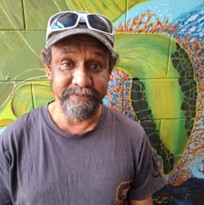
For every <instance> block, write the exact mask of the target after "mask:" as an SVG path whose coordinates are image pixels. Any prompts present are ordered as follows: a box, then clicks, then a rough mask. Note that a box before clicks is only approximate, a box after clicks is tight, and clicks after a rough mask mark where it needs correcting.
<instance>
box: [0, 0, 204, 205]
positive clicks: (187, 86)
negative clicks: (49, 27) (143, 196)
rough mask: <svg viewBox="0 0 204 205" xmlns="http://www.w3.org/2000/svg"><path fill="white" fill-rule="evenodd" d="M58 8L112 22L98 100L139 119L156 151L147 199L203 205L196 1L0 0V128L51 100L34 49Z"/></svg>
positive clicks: (202, 71)
mask: <svg viewBox="0 0 204 205" xmlns="http://www.w3.org/2000/svg"><path fill="white" fill-rule="evenodd" d="M62 10H80V11H82V10H86V11H89V12H93V13H102V14H104V15H106V16H107V17H108V18H110V19H111V20H112V21H113V22H114V27H115V31H116V35H115V50H116V51H117V53H118V54H119V56H120V58H119V62H118V65H117V66H116V68H115V70H114V71H113V73H112V78H111V81H110V83H109V90H108V93H107V96H106V97H105V99H104V103H105V104H106V105H108V106H110V107H112V108H114V109H116V110H117V111H119V112H121V113H123V114H124V115H127V116H129V117H131V118H133V119H135V120H137V121H138V122H139V123H141V125H142V126H143V127H144V129H145V131H146V133H147V135H148V137H149V139H150V141H151V143H152V146H153V147H154V149H155V150H157V152H158V154H159V155H160V156H161V159H162V170H163V176H164V178H165V181H166V186H165V187H164V188H163V189H162V190H160V191H159V192H158V193H156V194H155V196H154V201H155V204H185V205H186V204H189V205H191V204H193V205H198V204H203V201H202V199H204V195H203V194H204V1H203V0H185V1H183V0H103V1H95V0H43V1H42V0H33V1H32V0H15V1H12V0H0V42H1V43H0V53H1V56H0V59H1V63H0V132H2V131H3V130H4V128H5V127H6V126H8V125H9V124H10V123H11V122H13V121H14V120H15V119H17V118H18V117H20V116H21V115H23V114H24V113H26V112H28V111H31V110H32V109H34V108H37V107H39V106H41V105H43V104H44V103H46V102H48V101H50V100H52V99H53V97H52V92H51V90H50V86H49V85H50V83H49V81H47V79H46V77H45V73H44V69H43V66H42V64H41V62H40V59H39V53H40V50H41V49H42V48H43V47H44V44H45V29H46V24H47V20H48V18H49V16H51V15H52V14H54V13H56V12H58V11H62Z"/></svg>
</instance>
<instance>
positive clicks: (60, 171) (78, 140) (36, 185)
mask: <svg viewBox="0 0 204 205" xmlns="http://www.w3.org/2000/svg"><path fill="white" fill-rule="evenodd" d="M162 186H163V180H162V178H161V175H160V174H159V172H158V171H157V169H156V167H155V166H154V163H153V157H152V149H151V145H150V143H149V141H148V138H147V136H146V134H145V132H144V130H143V129H142V127H141V126H140V125H139V124H138V123H137V122H135V121H133V120H131V119H129V118H127V117H125V116H122V115H121V114H119V113H117V112H116V111H114V110H111V109H110V108H108V107H106V106H103V111H102V116H101V118H100V120H99V122H98V124H97V125H96V127H95V128H94V129H93V130H92V131H89V132H87V133H85V134H82V135H72V134H67V133H64V132H63V131H62V130H60V129H59V128H58V127H57V126H56V125H55V124H54V122H53V121H52V119H51V117H50V115H49V113H48V108H47V105H45V106H43V107H41V108H38V109H36V110H34V111H32V112H30V113H28V114H26V115H24V116H22V117H20V118H19V119H17V120H16V121H15V122H14V123H12V124H11V125H10V126H8V127H7V129H6V130H5V131H4V132H3V133H2V135H1V136H0V205H10V204H15V205H82V204H83V205H116V204H125V202H126V201H127V198H129V199H132V200H134V199H138V200H141V199H145V198H146V197H148V196H150V195H151V194H152V193H154V192H155V191H157V190H158V189H160V188H161V187H162Z"/></svg>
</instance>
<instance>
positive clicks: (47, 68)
mask: <svg viewBox="0 0 204 205" xmlns="http://www.w3.org/2000/svg"><path fill="white" fill-rule="evenodd" d="M40 58H41V61H42V63H43V65H44V67H45V72H46V76H47V78H48V79H49V80H51V78H52V71H51V66H50V61H51V60H50V56H49V54H48V53H47V52H46V51H45V50H42V51H41V53H40Z"/></svg>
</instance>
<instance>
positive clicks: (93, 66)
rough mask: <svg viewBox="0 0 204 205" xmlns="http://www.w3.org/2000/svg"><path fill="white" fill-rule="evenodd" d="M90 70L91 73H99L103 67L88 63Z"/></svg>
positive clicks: (98, 64)
mask: <svg viewBox="0 0 204 205" xmlns="http://www.w3.org/2000/svg"><path fill="white" fill-rule="evenodd" d="M90 69H91V71H93V72H100V71H101V70H102V69H103V66H102V64H100V63H97V62H92V63H90Z"/></svg>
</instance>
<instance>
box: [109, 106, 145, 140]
mask: <svg viewBox="0 0 204 205" xmlns="http://www.w3.org/2000/svg"><path fill="white" fill-rule="evenodd" d="M106 109H107V121H108V122H109V123H110V125H111V126H114V127H116V128H117V130H120V131H121V132H122V133H123V134H127V135H128V136H129V137H131V136H132V137H133V138H135V137H140V138H143V137H145V138H146V137H147V136H146V133H145V131H144V129H143V127H142V126H141V125H140V124H139V123H138V122H137V121H135V120H133V119H131V118H129V117H127V116H125V115H122V114H121V113H119V112H117V111H116V110H114V109H111V108H109V107H106Z"/></svg>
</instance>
